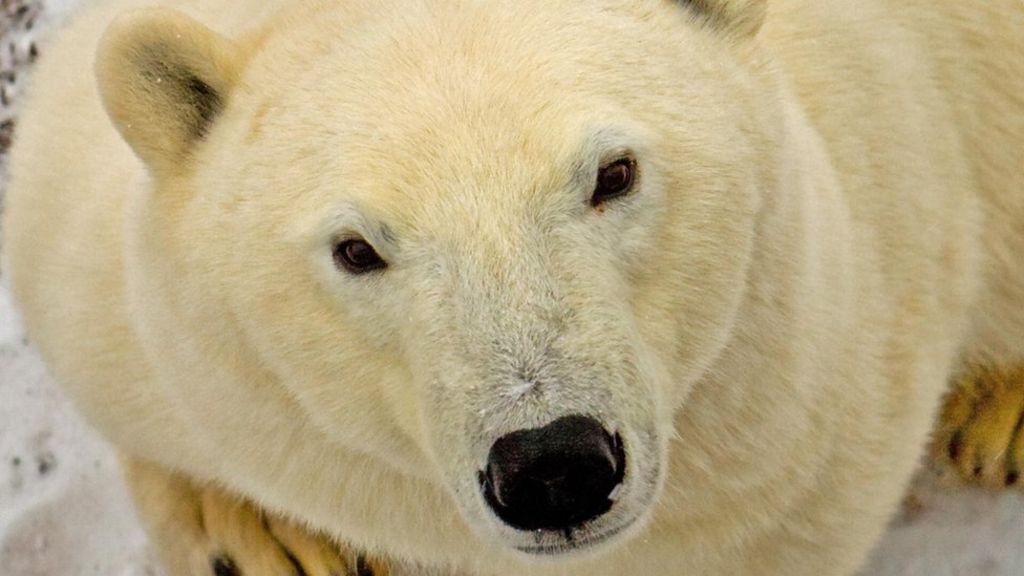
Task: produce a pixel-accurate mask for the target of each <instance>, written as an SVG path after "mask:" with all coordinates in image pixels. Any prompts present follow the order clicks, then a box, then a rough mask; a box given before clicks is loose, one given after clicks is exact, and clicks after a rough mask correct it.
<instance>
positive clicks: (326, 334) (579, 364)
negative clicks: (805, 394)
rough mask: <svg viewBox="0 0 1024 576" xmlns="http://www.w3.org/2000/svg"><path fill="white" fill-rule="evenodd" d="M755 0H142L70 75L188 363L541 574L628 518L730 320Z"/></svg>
mask: <svg viewBox="0 0 1024 576" xmlns="http://www.w3.org/2000/svg"><path fill="white" fill-rule="evenodd" d="M762 5H763V2H758V1H755V0H736V1H730V0H702V1H691V2H683V1H680V2H670V1H667V0H622V1H620V0H588V1H583V0H571V1H566V2H551V1H550V0H515V1H494V2H483V1H473V0H466V1H455V0H435V1H424V2H398V1H394V2H358V1H357V2H313V1H311V2H307V3H305V4H303V5H302V9H297V8H292V9H290V10H289V11H288V13H287V14H282V15H279V16H277V17H275V18H273V19H271V23H270V24H268V25H266V26H265V27H263V28H260V29H258V30H255V31H249V32H247V33H245V34H243V35H240V36H239V37H237V38H235V39H232V40H229V39H228V38H227V37H226V36H222V35H220V34H218V33H215V32H213V31H211V30H209V29H207V28H206V27H204V26H203V25H201V24H199V23H198V22H196V21H194V20H192V19H190V18H188V17H186V16H184V15H182V14H180V13H178V12H173V11H168V10H160V9H151V10H145V11H142V12H137V13H132V14H129V15H127V16H125V17H122V18H121V19H119V20H118V21H116V22H115V23H114V24H113V25H112V27H111V29H110V30H109V31H108V33H107V35H106V37H105V39H104V41H103V44H102V47H101V51H100V55H99V59H98V66H97V70H98V77H99V81H100V89H101V93H102V96H103V101H104V104H105V106H106V108H107V110H108V112H109V114H110V116H111V118H112V119H113V121H114V124H115V125H116V126H117V128H118V129H119V130H120V132H121V133H122V135H123V136H124V138H125V140H126V141H127V142H128V143H129V144H130V145H131V147H132V148H133V149H134V151H135V152H136V154H137V155H138V156H139V157H140V158H141V159H142V160H143V161H144V162H145V164H146V165H147V167H148V169H149V172H150V174H151V175H152V180H153V183H154V185H153V190H152V191H151V194H150V195H149V197H148V198H147V200H146V207H145V209H144V210H142V211H141V212H140V214H141V216H140V218H143V219H148V220H146V224H145V227H146V229H147V230H149V232H148V234H149V238H150V240H149V245H150V246H151V248H150V252H153V251H155V250H156V248H154V247H159V250H160V253H159V254H157V253H150V252H147V253H146V257H145V259H146V260H147V261H152V262H153V263H154V264H153V265H154V266H159V270H162V271H163V274H164V275H165V277H166V278H168V279H170V278H173V279H174V280H173V282H167V285H166V286H165V287H164V289H165V290H166V291H167V294H168V295H167V299H168V301H174V302H178V306H179V307H180V308H179V312H180V315H181V317H182V318H183V319H185V320H183V322H186V323H187V319H189V318H191V321H192V324H191V326H192V327H193V328H195V329H196V330H199V331H205V332H204V334H207V336H206V338H207V340H206V341H204V345H206V346H207V349H209V350H211V351H210V352H209V354H210V355H215V354H220V355H222V356H225V357H226V356H231V357H241V358H242V359H243V361H244V362H249V363H252V364H258V365H259V366H260V367H261V368H263V369H265V372H266V373H267V374H269V375H270V376H269V377H268V383H267V384H266V385H265V386H264V387H265V388H266V389H267V392H266V393H267V394H268V395H275V394H276V395H279V396H282V397H285V398H287V399H289V401H294V402H295V403H296V404H297V405H298V406H299V407H300V408H301V412H302V415H303V422H301V425H313V426H316V427H318V428H319V429H320V430H322V431H323V432H324V433H325V434H326V435H328V436H330V437H331V438H333V439H335V440H336V441H337V442H338V443H339V444H341V445H345V446H347V447H349V448H351V449H354V450H359V451H361V452H368V453H371V454H372V455H373V456H374V457H377V458H380V459H381V460H383V461H386V462H388V463H389V464H392V465H394V466H395V467H397V468H398V469H401V470H404V471H405V472H407V473H409V474H413V475H417V476H419V477H421V478H422V479H424V480H426V481H429V482H433V483H435V484H437V485H440V486H443V487H444V488H445V489H446V490H447V492H448V493H449V494H450V495H451V497H452V498H453V500H454V502H455V503H456V504H457V506H458V509H459V510H460V511H461V512H462V516H463V518H464V519H465V520H466V522H467V523H468V524H469V525H470V527H471V528H472V529H473V530H474V531H475V532H476V533H477V534H478V535H480V536H481V537H482V538H485V539H490V540H491V541H495V542H499V543H500V544H502V545H504V546H506V547H509V548H512V549H516V550H519V551H522V552H525V553H527V554H533V555H563V554H569V553H573V552H575V551H582V550H586V549H591V548H597V547H599V545H600V544H601V543H603V542H606V541H614V540H618V539H621V538H624V537H625V536H623V535H624V534H628V533H630V532H631V531H633V532H635V530H636V528H637V527H638V526H640V525H642V524H643V521H644V519H645V518H646V517H647V516H648V515H649V512H650V510H651V509H652V507H654V506H655V505H656V501H657V499H658V495H659V490H660V486H661V485H662V483H663V479H664V477H665V476H666V474H667V473H668V468H669V460H668V453H669V451H668V446H669V443H670V440H672V437H673V433H674V432H673V430H674V426H673V418H674V415H675V414H676V413H677V412H678V411H679V410H680V408H681V407H682V406H684V405H685V402H686V398H687V394H688V392H689V390H690V389H691V387H692V385H693V384H694V383H695V382H696V381H698V380H699V379H700V378H701V377H702V375H704V374H705V372H706V371H707V370H708V369H709V367H710V366H711V365H712V363H713V361H714V359H715V358H716V357H717V356H718V355H719V353H720V352H721V350H722V348H723V346H724V344H725V342H726V341H727V340H728V338H729V335H730V333H731V331H732V329H733V325H734V321H735V319H736V316H737V311H738V308H739V306H740V302H741V298H742V295H743V291H744V280H745V277H746V274H747V269H748V265H749V262H750V259H751V251H752V243H753V238H754V234H755V227H756V220H757V213H758V208H759V205H760V202H761V190H760V183H761V182H763V181H765V175H766V171H768V170H770V169H771V167H766V166H765V161H764V160H763V159H762V155H759V154H758V152H759V151H761V150H763V149H764V147H765V146H766V144H765V143H766V142H768V141H769V140H770V135H769V134H767V132H768V131H767V129H766V128H764V127H765V126H766V125H768V124H766V122H765V121H764V116H765V113H764V111H763V110H762V108H761V106H762V105H761V103H760V99H759V98H758V94H757V90H758V88H757V86H758V83H757V82H758V80H757V73H756V70H757V59H756V56H755V54H756V51H755V50H752V49H751V48H750V47H751V46H752V45H753V44H754V43H755V38H756V34H755V33H756V31H757V29H758V25H759V23H760V21H761V17H762V12H763V6H762ZM209 326H216V328H213V329H211V328H209ZM209 334H213V335H214V336H209ZM182 337H183V338H185V337H188V336H187V335H183V336H182ZM210 386H215V384H210ZM297 425H298V424H297ZM680 441H685V439H682V440H680Z"/></svg>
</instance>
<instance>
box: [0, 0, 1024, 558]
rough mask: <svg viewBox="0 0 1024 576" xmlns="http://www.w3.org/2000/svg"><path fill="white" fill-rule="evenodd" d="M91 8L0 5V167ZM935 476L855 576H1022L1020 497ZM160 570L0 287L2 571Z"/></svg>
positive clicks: (104, 452)
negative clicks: (34, 64)
mask: <svg viewBox="0 0 1024 576" xmlns="http://www.w3.org/2000/svg"><path fill="white" fill-rule="evenodd" d="M88 1H89V0H49V1H48V2H47V5H46V8H45V10H43V12H42V14H41V15H40V17H39V18H34V17H33V15H34V14H35V12H34V10H35V9H36V7H37V6H36V5H38V2H37V1H35V0H20V1H19V0H2V7H0V92H2V94H0V100H2V104H3V106H2V107H0V167H2V155H3V154H4V152H5V149H6V142H5V141H6V140H7V138H8V134H9V131H10V125H9V124H4V121H6V120H7V119H9V118H11V117H13V116H14V115H15V112H16V103H17V93H18V91H19V89H20V88H21V86H22V84H23V82H24V77H25V74H24V72H25V71H26V69H27V68H28V67H29V65H30V63H31V60H32V52H33V50H32V44H33V43H38V50H39V51H41V52H43V51H45V49H46V44H45V37H46V35H47V34H48V33H49V31H50V30H52V29H53V28H54V26H55V25H56V24H59V22H60V21H61V20H62V19H63V18H65V17H66V15H67V14H68V13H69V11H70V10H71V9H72V7H73V6H74V5H76V4H79V3H80V2H81V3H85V2H88ZM28 20H33V24H32V25H31V26H29V25H28ZM28 28H30V29H28ZM12 74H13V76H12ZM3 180H4V179H3V178H2V177H0V200H2V186H3ZM0 280H2V279H0ZM935 476H936V475H935V474H928V475H927V478H923V479H922V481H920V482H919V483H918V486H917V487H916V488H915V489H914V491H913V493H914V498H913V501H914V504H913V505H912V506H907V508H906V510H905V511H904V513H903V514H902V515H901V516H900V518H898V519H897V520H896V521H894V523H893V526H892V528H891V529H890V531H889V534H888V535H887V536H886V538H885V539H884V541H883V542H882V544H881V545H880V547H879V549H878V550H877V551H876V553H875V558H874V560H873V561H872V563H871V564H870V566H869V567H868V568H866V569H865V571H864V572H863V576H897V575H899V576H1020V575H1021V574H1024V496H1022V495H1020V494H1019V493H1003V494H988V493H984V492H980V491H969V490H964V489H954V488H948V487H947V488H943V487H941V485H943V484H944V482H939V481H937V480H936V479H935ZM158 574H160V572H159V569H158V568H157V567H156V564H155V563H154V561H153V559H152V554H151V552H150V551H149V550H148V549H147V547H146V541H145V536H144V535H143V534H142V532H141V530H140V529H139V527H138V525H137V523H136V521H135V518H134V516H133V512H132V509H131V506H130V504H129V502H128V500H127V496H126V494H125V489H124V486H123V485H122V483H121V479H120V477H119V475H118V471H117V468H116V463H115V460H114V457H113V454H112V451H111V449H110V448H109V447H108V446H107V445H106V444H105V443H104V442H103V441H102V440H101V439H100V438H99V437H98V436H97V435H96V433H95V432H93V431H92V430H91V429H90V428H89V427H88V426H87V425H86V424H85V423H84V422H82V420H81V419H80V418H79V417H78V416H77V415H76V414H75V413H74V411H73V410H72V408H71V406H70V405H69V404H68V402H67V401H66V400H65V398H64V397H63V396H62V395H61V393H60V391H59V390H58V389H57V387H56V386H55V385H54V383H53V382H52V381H51V379H50V378H49V377H48V376H47V374H46V372H45V370H44V368H43V366H42V364H41V362H40V360H39V357H38V356H37V355H36V354H35V352H34V351H33V349H32V347H31V343H30V342H28V340H27V339H26V338H25V337H24V335H23V333H22V330H21V328H20V326H19V324H18V321H17V318H16V315H15V313H14V309H13V305H12V302H11V300H10V297H9V294H8V292H7V290H6V288H5V287H3V286H2V283H0V576H144V575H148V576H156V575H158ZM644 576H646V575H644Z"/></svg>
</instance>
